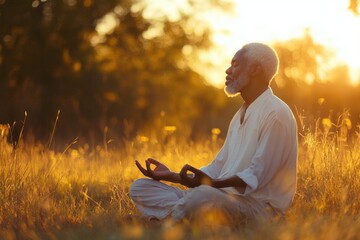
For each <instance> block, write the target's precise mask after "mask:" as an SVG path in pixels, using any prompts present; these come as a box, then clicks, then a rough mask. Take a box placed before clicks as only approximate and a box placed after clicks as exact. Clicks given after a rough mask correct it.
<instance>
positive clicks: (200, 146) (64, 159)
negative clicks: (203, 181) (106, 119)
mask: <svg viewBox="0 0 360 240" xmlns="http://www.w3.org/2000/svg"><path fill="white" fill-rule="evenodd" d="M350 127H351V123H349V122H347V121H345V120H344V119H343V120H341V121H338V122H337V123H336V124H334V123H331V121H330V120H329V119H323V120H322V121H317V124H315V125H314V126H313V127H312V128H310V127H309V128H306V127H304V128H303V129H300V135H299V164H298V189H297V193H296V196H295V199H294V203H293V205H292V207H291V209H290V210H289V212H288V213H287V215H286V217H285V219H274V220H273V221H272V222H261V221H259V222H255V223H252V224H248V225H245V226H241V227H237V228H230V227H228V226H226V224H223V222H221V221H220V220H219V218H218V216H216V215H214V214H206V215H204V218H203V219H202V222H201V224H199V223H196V222H191V223H190V222H186V221H185V222H183V223H181V224H171V223H170V222H168V221H167V222H163V223H162V224H160V225H157V226H152V225H151V224H148V223H144V222H141V221H128V220H126V218H124V217H125V216H126V215H128V214H137V210H136V208H135V206H134V204H133V203H132V202H131V200H130V198H129V196H128V190H129V186H130V184H131V182H132V181H133V180H135V179H136V178H138V177H141V174H140V172H139V171H138V170H137V169H136V167H135V165H134V159H138V160H145V159H146V158H148V157H154V158H157V159H159V160H161V161H163V162H164V163H166V164H167V165H168V166H169V167H170V168H171V169H172V170H180V168H181V167H182V166H183V164H185V163H190V162H191V164H192V165H194V166H196V167H200V166H203V165H205V164H207V162H209V161H210V160H211V159H212V158H213V157H214V156H215V155H216V153H217V151H218V150H219V148H220V146H221V144H222V140H221V139H218V138H217V134H218V131H217V130H216V129H215V130H214V131H213V134H212V136H211V134H209V138H208V140H203V141H198V142H191V141H189V140H187V139H184V138H182V137H181V136H178V135H177V133H176V128H175V127H169V126H167V127H165V128H164V132H163V133H162V134H158V135H156V136H141V135H139V136H137V137H136V138H134V139H124V140H123V147H121V148H116V147H114V146H116V143H110V144H104V145H102V146H97V147H94V148H93V147H89V146H88V145H86V144H85V145H83V146H79V145H77V144H73V145H69V147H68V148H66V149H64V151H63V152H54V151H52V150H50V149H49V148H47V147H46V146H45V145H42V144H36V143H29V142H26V141H20V142H19V144H18V145H17V147H16V149H15V148H14V147H13V145H12V144H9V143H7V142H6V141H5V137H6V134H7V132H6V129H5V128H4V126H3V130H1V129H0V130H1V131H0V133H1V139H0V239H129V238H132V239H202V238H206V239H219V238H223V239H360V231H359V229H360V218H359V216H360V215H359V209H360V193H359V189H360V175H359V173H360V135H359V132H358V131H357V132H356V133H354V134H353V135H352V137H349V136H348V130H349V129H350ZM354 128H356V126H352V129H354ZM309 129H313V130H309ZM358 130H359V129H358ZM209 225H210V226H211V227H208V226H209Z"/></svg>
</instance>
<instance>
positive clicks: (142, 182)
mask: <svg viewBox="0 0 360 240" xmlns="http://www.w3.org/2000/svg"><path fill="white" fill-rule="evenodd" d="M152 181H154V180H152V179H149V178H139V179H137V180H135V181H134V182H133V183H132V184H131V186H130V191H129V195H130V197H131V198H134V197H136V196H138V195H139V193H140V194H141V193H143V192H144V189H148V188H149V186H150V185H151V182H152Z"/></svg>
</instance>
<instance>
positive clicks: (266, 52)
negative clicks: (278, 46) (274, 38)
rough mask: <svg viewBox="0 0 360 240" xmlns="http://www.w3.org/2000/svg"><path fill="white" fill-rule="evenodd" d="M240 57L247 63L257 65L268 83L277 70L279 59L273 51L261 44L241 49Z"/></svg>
mask: <svg viewBox="0 0 360 240" xmlns="http://www.w3.org/2000/svg"><path fill="white" fill-rule="evenodd" d="M239 51H242V56H244V57H245V58H246V59H247V61H248V62H249V63H254V62H256V63H259V64H260V66H261V68H262V70H263V71H264V76H265V79H266V80H267V81H268V82H269V83H270V82H271V80H272V79H273V78H274V76H275V75H276V74H277V73H278V70H279V58H278V55H277V53H276V52H275V50H274V49H273V48H272V47H270V46H268V45H266V44H263V43H249V44H246V45H244V46H243V47H242V49H241V50H239Z"/></svg>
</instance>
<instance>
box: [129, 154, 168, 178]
mask: <svg viewBox="0 0 360 240" xmlns="http://www.w3.org/2000/svg"><path fill="white" fill-rule="evenodd" d="M135 164H136V166H137V167H138V168H139V170H140V171H141V172H142V173H143V174H144V175H145V176H147V177H149V178H152V179H154V180H157V181H160V180H167V181H169V180H171V178H172V177H173V174H174V173H173V172H171V171H170V169H169V168H168V167H166V166H165V165H164V164H162V163H160V162H158V161H157V160H155V159H153V158H148V159H147V160H146V161H145V164H146V169H145V168H143V166H141V164H140V163H139V161H138V160H135ZM151 164H153V165H155V168H154V170H153V169H151Z"/></svg>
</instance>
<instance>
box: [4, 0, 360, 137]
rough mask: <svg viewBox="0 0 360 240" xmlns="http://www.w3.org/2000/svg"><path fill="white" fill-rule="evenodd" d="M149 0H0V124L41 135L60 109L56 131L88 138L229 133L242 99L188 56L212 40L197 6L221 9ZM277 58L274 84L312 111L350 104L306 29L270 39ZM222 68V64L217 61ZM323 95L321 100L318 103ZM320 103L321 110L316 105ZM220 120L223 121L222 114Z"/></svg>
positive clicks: (354, 108)
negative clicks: (163, 5)
mask: <svg viewBox="0 0 360 240" xmlns="http://www.w3.org/2000/svg"><path fill="white" fill-rule="evenodd" d="M145 2H146V1H134V0H133V1H132V0H103V1H94V0H58V1H56V0H31V1H21V0H0V103H1V104H0V123H9V124H11V125H13V123H14V122H15V121H16V122H17V124H15V125H13V126H14V127H13V132H14V138H15V139H14V140H16V136H17V133H16V132H17V131H19V129H21V127H22V124H24V123H22V120H23V119H24V112H25V111H27V113H28V116H27V119H26V123H25V128H26V129H25V131H26V132H27V133H28V135H32V136H35V137H36V139H38V140H41V141H47V140H48V139H49V136H50V134H51V131H52V128H53V127H54V124H55V122H54V121H55V118H56V115H57V112H58V110H60V118H59V121H58V123H57V126H56V137H57V138H58V139H65V141H70V139H74V138H75V137H77V136H80V137H82V139H83V140H84V141H90V142H93V143H96V142H100V141H102V139H103V136H104V134H105V133H106V132H107V130H106V129H110V131H108V134H110V135H111V136H109V137H111V138H121V137H124V136H125V137H129V136H133V135H134V134H136V133H137V131H138V130H142V131H146V130H149V131H151V129H160V128H161V127H163V126H166V125H174V126H178V128H179V131H182V132H183V133H184V134H185V135H187V136H191V137H195V136H196V135H202V134H204V133H209V132H210V129H211V128H212V127H219V128H221V129H222V130H223V132H224V133H225V132H226V128H227V125H228V123H229V120H230V118H231V117H232V115H233V113H234V111H236V109H237V108H238V107H239V106H240V104H241V103H240V102H239V99H238V98H237V99H227V98H226V97H225V95H224V94H223V90H221V89H217V88H215V87H212V86H211V85H209V84H207V83H206V81H205V79H204V77H203V76H201V75H199V74H198V73H197V72H195V71H194V70H193V69H192V68H191V67H190V66H191V64H190V61H192V60H194V59H196V58H197V54H198V52H199V51H202V50H206V49H207V48H209V47H211V42H210V40H209V39H210V36H211V30H210V28H209V27H210V26H208V25H206V23H203V22H199V19H195V18H193V17H192V14H193V13H194V11H195V12H196V11H198V10H199V9H200V8H201V9H204V8H205V9H206V8H213V7H215V6H216V7H219V8H220V9H226V8H228V7H229V6H228V5H227V4H228V3H227V1H225V2H224V3H223V4H220V5H219V2H218V1H208V2H207V4H206V5H204V4H201V5H199V3H197V2H196V1H191V0H189V1H188V7H189V9H193V11H190V10H186V9H181V8H176V6H173V8H174V9H173V11H175V13H176V14H177V15H178V16H179V17H178V18H175V19H173V18H171V17H168V16H166V15H161V14H158V15H157V16H156V17H151V16H150V17H149V16H148V15H149V14H146V9H147V5H146V3H145ZM275 48H276V49H277V50H278V52H279V56H280V60H281V62H282V66H281V72H280V74H279V77H278V78H277V80H276V84H277V86H276V85H274V91H275V92H276V93H277V94H278V95H279V96H280V97H281V98H283V99H284V100H285V101H286V102H288V103H289V105H290V106H291V107H292V108H293V109H294V111H296V109H295V107H296V108H297V109H298V110H299V111H306V114H309V116H314V117H317V116H320V115H321V114H322V115H324V114H329V111H330V110H331V109H332V111H334V112H336V113H337V112H341V111H343V109H344V108H351V112H352V114H353V115H352V117H353V120H354V121H357V120H358V117H359V113H360V109H359V108H360V107H359V106H358V105H357V104H356V100H357V99H356V97H357V96H358V93H359V90H360V89H359V86H358V87H356V88H355V87H351V86H350V83H349V75H348V69H347V68H346V66H338V67H336V68H334V69H333V70H332V73H331V74H330V75H328V76H321V72H320V69H321V65H322V61H326V59H329V58H331V55H329V53H328V52H327V50H326V49H324V48H323V47H322V46H321V45H318V44H316V43H315V42H313V41H312V39H311V36H310V35H306V36H304V39H294V40H291V41H288V42H283V43H279V44H277V45H276V46H275ZM224 70H225V69H224ZM318 99H324V101H322V102H323V103H324V104H321V106H320V104H319V103H318V102H319V100H318ZM319 111H321V114H320V113H319ZM224 119H226V120H224Z"/></svg>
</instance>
